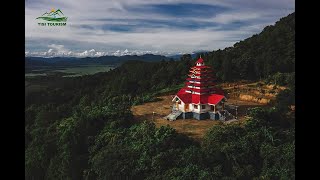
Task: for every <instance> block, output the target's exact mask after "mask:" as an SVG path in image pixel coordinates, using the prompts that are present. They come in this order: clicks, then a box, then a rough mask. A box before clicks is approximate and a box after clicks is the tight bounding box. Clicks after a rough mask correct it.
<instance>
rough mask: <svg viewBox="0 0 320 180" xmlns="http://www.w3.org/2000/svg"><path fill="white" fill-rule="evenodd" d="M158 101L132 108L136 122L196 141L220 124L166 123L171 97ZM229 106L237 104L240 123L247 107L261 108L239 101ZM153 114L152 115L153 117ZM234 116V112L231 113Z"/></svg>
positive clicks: (211, 121) (204, 122)
mask: <svg viewBox="0 0 320 180" xmlns="http://www.w3.org/2000/svg"><path fill="white" fill-rule="evenodd" d="M158 98H159V99H160V100H159V101H156V102H149V103H145V104H142V105H137V106H133V107H132V108H131V111H132V112H133V115H134V116H135V119H136V120H137V121H144V120H147V121H153V122H154V123H155V124H156V126H157V127H160V126H166V125H169V126H171V127H172V128H174V129H176V130H177V132H179V133H183V134H186V135H188V136H189V137H192V138H194V139H196V140H201V139H202V138H203V136H204V135H205V133H206V132H207V131H208V129H210V128H211V127H212V126H214V125H217V124H222V122H220V121H214V120H196V119H186V120H183V119H178V120H176V121H168V120H165V119H164V118H163V117H164V116H166V115H168V114H170V112H171V107H170V106H171V105H172V102H171V100H172V97H171V95H167V96H160V97H158ZM228 102H230V103H231V104H235V103H236V104H237V105H238V106H239V108H238V117H239V120H240V121H243V120H244V116H245V114H246V109H247V108H249V107H255V106H261V104H258V103H254V102H245V101H240V100H237V101H236V100H232V99H230V100H228ZM153 112H155V113H154V115H153ZM231 113H233V114H234V112H231Z"/></svg>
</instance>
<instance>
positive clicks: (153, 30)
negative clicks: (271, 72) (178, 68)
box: [25, 0, 294, 56]
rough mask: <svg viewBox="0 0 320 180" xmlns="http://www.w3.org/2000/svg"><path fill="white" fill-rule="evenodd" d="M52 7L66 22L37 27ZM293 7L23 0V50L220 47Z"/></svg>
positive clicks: (279, 2)
mask: <svg viewBox="0 0 320 180" xmlns="http://www.w3.org/2000/svg"><path fill="white" fill-rule="evenodd" d="M52 7H54V8H56V9H58V8H59V9H61V10H62V11H63V12H64V14H65V15H66V16H67V17H68V22H67V26H65V27H40V26H38V24H37V21H36V20H35V18H36V17H38V16H39V15H41V14H43V13H44V12H45V11H49V10H50V9H51V8H52ZM293 11H294V0H270V1H252V0H242V1H238V0H199V1H197V2H196V3H195V2H193V1H191V0H149V1H145V0H130V1H125V0H117V1H116V0H110V1H103V0H92V1H85V0H69V1H63V2H62V1H49V2H48V1H44V0H34V1H27V2H26V8H25V20H26V28H25V36H26V54H28V55H29V54H32V52H42V53H44V52H46V53H47V54H49V55H52V54H59V55H66V54H68V53H69V54H72V53H70V52H77V53H82V55H83V56H85V55H88V56H92V55H96V54H99V53H100V54H103V52H105V53H107V52H108V53H114V52H116V51H117V50H119V49H120V51H121V52H123V51H124V50H125V49H131V50H132V51H139V52H147V51H152V52H156V51H159V52H166V53H174V52H192V51H195V50H198V49H205V50H213V49H219V48H221V49H223V48H224V47H227V46H231V45H233V43H235V42H237V41H239V40H242V39H245V38H247V37H250V36H251V35H253V34H256V33H258V32H260V31H261V30H262V29H263V27H265V26H266V25H270V24H273V23H274V22H275V21H277V20H279V19H280V18H281V17H284V16H286V15H288V14H289V13H291V12H293ZM48 48H49V49H48ZM50 49H52V50H51V51H50V52H49V50H50ZM90 50H94V51H91V52H90ZM27 52H28V53H27Z"/></svg>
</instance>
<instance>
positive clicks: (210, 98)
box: [177, 57, 225, 105]
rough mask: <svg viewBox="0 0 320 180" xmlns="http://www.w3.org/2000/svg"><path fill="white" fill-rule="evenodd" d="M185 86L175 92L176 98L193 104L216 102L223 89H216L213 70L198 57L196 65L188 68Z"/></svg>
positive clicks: (221, 95) (219, 99) (222, 96)
mask: <svg viewBox="0 0 320 180" xmlns="http://www.w3.org/2000/svg"><path fill="white" fill-rule="evenodd" d="M189 72H190V74H188V76H189V78H187V79H186V80H187V81H186V83H185V84H186V86H185V87H183V88H181V89H180V91H179V92H178V93H177V96H178V98H179V99H180V100H181V101H183V102H184V103H193V104H213V105H216V104H218V103H219V102H220V101H221V100H222V99H223V98H225V97H224V95H223V91H222V90H221V89H217V88H216V87H215V83H214V80H215V78H214V75H213V70H212V69H211V67H210V66H205V65H204V61H203V59H202V58H201V57H200V58H199V59H198V60H197V61H196V66H193V67H191V68H190V71H189Z"/></svg>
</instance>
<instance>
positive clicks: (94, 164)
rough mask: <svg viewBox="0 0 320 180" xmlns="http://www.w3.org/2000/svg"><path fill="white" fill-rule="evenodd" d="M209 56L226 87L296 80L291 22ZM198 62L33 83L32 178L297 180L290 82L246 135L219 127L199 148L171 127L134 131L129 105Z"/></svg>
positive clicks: (28, 120)
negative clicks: (241, 82)
mask: <svg viewBox="0 0 320 180" xmlns="http://www.w3.org/2000/svg"><path fill="white" fill-rule="evenodd" d="M202 57H203V58H204V59H205V61H207V62H208V63H209V65H212V66H213V67H214V69H215V70H216V75H217V76H218V78H220V80H224V81H228V80H235V79H252V80H256V79H260V78H269V81H272V80H274V79H283V78H282V77H286V76H282V75H281V73H293V74H294V71H295V70H294V13H293V14H291V15H289V16H288V17H286V18H283V19H281V20H280V21H279V22H277V23H276V25H275V26H270V27H266V28H265V29H264V31H263V32H262V33H261V34H259V35H255V36H253V37H251V38H249V39H246V40H244V41H242V42H239V43H237V44H235V45H234V47H231V48H226V49H224V50H218V51H214V52H210V53H207V54H203V56H202ZM259 58H260V59H259ZM194 61H195V59H191V57H190V56H189V55H185V56H183V57H182V58H181V60H180V61H161V62H152V63H151V62H140V61H131V62H127V63H125V64H123V65H122V66H120V67H118V68H116V69H114V70H112V71H110V72H106V73H98V74H95V75H90V76H82V77H75V78H61V77H57V76H47V77H34V78H30V79H27V81H29V82H30V83H31V84H40V85H43V87H44V88H43V89H40V90H39V91H31V92H28V93H26V97H25V98H26V101H25V178H26V179H173V178H175V179H295V165H294V164H295V155H294V152H295V139H294V137H295V136H294V132H295V118H294V114H292V112H291V110H290V109H289V106H290V105H294V103H295V102H294V98H295V88H294V81H293V80H292V78H291V80H290V78H287V79H289V80H288V81H286V83H287V85H288V87H289V89H287V90H285V91H283V92H281V93H280V94H279V95H278V96H277V101H276V103H275V105H274V107H271V108H254V109H251V110H250V111H249V114H250V120H248V122H247V123H246V124H245V125H244V126H243V127H242V126H239V125H227V126H215V127H212V128H211V129H210V131H209V132H207V134H206V135H205V137H204V139H203V142H202V143H199V142H195V141H194V140H192V139H190V138H188V137H186V136H184V135H182V134H179V133H177V132H176V131H175V130H174V129H172V128H170V127H161V128H156V127H155V125H154V124H153V123H150V122H144V123H138V124H137V123H134V121H133V115H132V113H131V111H130V107H131V105H132V104H135V103H140V102H143V101H148V100H150V98H152V96H153V94H154V93H156V92H158V91H159V90H161V89H164V88H168V87H174V86H176V85H177V84H180V83H182V82H183V81H184V79H185V78H186V74H187V72H188V70H189V67H190V66H191V65H192V64H193V63H194ZM240 62H241V63H240ZM279 73H280V75H279ZM289 77H291V76H289Z"/></svg>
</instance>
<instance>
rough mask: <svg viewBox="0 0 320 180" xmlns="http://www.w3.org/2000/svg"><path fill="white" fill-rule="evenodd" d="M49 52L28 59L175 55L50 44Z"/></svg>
mask: <svg viewBox="0 0 320 180" xmlns="http://www.w3.org/2000/svg"><path fill="white" fill-rule="evenodd" d="M48 47H49V49H48V50H47V51H35V52H29V51H26V52H25V56H26V57H79V58H82V57H100V56H106V55H109V56H125V55H143V54H157V55H165V56H168V55H173V54H171V53H167V52H160V51H139V50H131V51H129V50H128V49H125V50H123V51H122V50H116V51H109V52H103V51H96V50H95V49H90V50H84V51H81V52H79V51H78V52H77V51H70V50H67V49H65V48H64V45H56V44H50V45H48Z"/></svg>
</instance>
